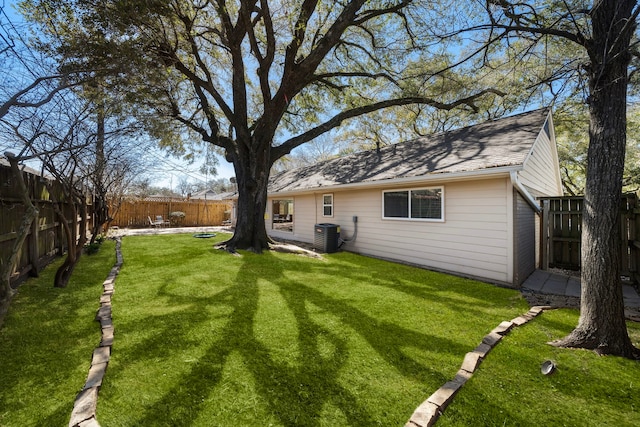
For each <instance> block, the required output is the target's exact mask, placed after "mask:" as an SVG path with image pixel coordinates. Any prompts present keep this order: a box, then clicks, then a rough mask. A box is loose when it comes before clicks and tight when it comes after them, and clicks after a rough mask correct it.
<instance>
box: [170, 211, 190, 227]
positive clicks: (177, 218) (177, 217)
mask: <svg viewBox="0 0 640 427" xmlns="http://www.w3.org/2000/svg"><path fill="white" fill-rule="evenodd" d="M186 216H187V215H186V214H185V213H184V212H182V211H175V212H170V213H169V222H171V225H182V223H183V222H184V218H185V217H186Z"/></svg>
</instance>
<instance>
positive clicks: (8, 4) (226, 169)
mask: <svg viewBox="0 0 640 427" xmlns="http://www.w3.org/2000/svg"><path fill="white" fill-rule="evenodd" d="M16 3H17V2H16V1H14V0H0V51H1V50H2V49H3V48H6V47H7V46H8V45H9V44H11V43H13V42H12V40H17V39H18V37H17V35H16V33H17V32H20V31H21V27H22V25H21V23H23V19H22V17H21V16H20V15H19V14H17V13H15V4H16ZM22 35H24V34H22ZM1 101H2V100H0V102H1ZM7 149H9V150H12V151H19V147H15V146H12V143H11V142H10V141H6V140H2V139H0V152H4V151H5V150H7ZM148 155H149V156H150V157H151V163H153V164H154V167H153V168H152V170H149V171H148V175H149V177H150V179H151V181H152V184H153V185H156V186H161V187H167V188H171V187H173V188H175V187H176V185H177V183H178V182H179V181H180V180H181V179H185V178H186V179H189V180H190V181H192V182H194V183H195V182H203V181H205V180H206V179H207V178H208V179H212V178H230V177H232V176H234V175H235V172H234V170H233V165H232V164H231V163H229V162H227V161H226V160H225V159H224V158H222V157H219V158H218V160H219V164H218V175H217V176H215V177H213V176H205V175H203V174H201V173H200V172H199V169H200V164H198V163H196V164H188V163H187V162H184V161H182V160H181V159H178V158H175V157H169V156H167V155H166V154H165V153H163V152H162V151H160V150H157V151H153V152H149V153H148ZM36 167H37V166H36Z"/></svg>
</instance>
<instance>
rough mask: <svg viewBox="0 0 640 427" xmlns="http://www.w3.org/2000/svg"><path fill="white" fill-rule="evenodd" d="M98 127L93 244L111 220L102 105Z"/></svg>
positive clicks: (97, 119) (97, 120) (94, 181)
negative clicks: (106, 177)
mask: <svg viewBox="0 0 640 427" xmlns="http://www.w3.org/2000/svg"><path fill="white" fill-rule="evenodd" d="M96 122H97V125H98V129H97V134H96V163H95V170H94V171H93V191H94V197H93V226H92V228H91V243H94V242H95V241H96V237H98V235H99V234H101V231H102V226H103V225H105V223H106V222H107V221H108V220H109V206H108V205H107V194H106V193H107V192H106V191H105V188H104V187H105V185H104V175H105V166H106V164H107V162H106V159H105V155H104V142H105V117H104V108H103V106H102V104H100V106H99V108H98V113H97V117H96Z"/></svg>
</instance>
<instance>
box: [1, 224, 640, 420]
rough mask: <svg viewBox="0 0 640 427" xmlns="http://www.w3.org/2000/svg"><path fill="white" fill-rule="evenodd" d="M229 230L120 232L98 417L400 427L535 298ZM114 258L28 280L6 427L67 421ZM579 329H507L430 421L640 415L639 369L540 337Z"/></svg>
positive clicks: (19, 303) (103, 256)
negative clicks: (63, 284) (264, 246)
mask: <svg viewBox="0 0 640 427" xmlns="http://www.w3.org/2000/svg"><path fill="white" fill-rule="evenodd" d="M226 237H227V236H222V235H220V236H218V237H217V238H216V239H194V238H193V237H191V236H190V235H175V236H167V235H163V236H139V237H127V238H125V239H124V241H123V254H124V262H125V264H124V267H123V269H122V271H121V273H120V276H119V277H118V279H117V281H116V292H115V294H114V297H113V321H114V326H115V341H114V347H113V354H112V358H111V361H110V363H109V367H108V369H107V373H106V377H105V380H104V383H103V387H102V389H101V391H100V396H99V400H98V421H99V422H100V423H101V425H104V426H110V427H111V426H183V425H184V426H187V425H191V426H231V425H233V426H244V425H261V426H263V425H264V426H270V425H272V426H346V425H350V426H375V425H383V426H402V425H404V423H405V422H406V421H407V420H408V418H409V416H410V415H411V413H412V412H413V410H414V409H415V408H416V406H417V405H419V404H420V403H421V402H422V401H423V400H424V399H425V398H426V397H428V396H429V395H430V394H431V393H433V391H435V390H436V389H437V388H438V387H440V386H441V385H442V384H443V383H444V382H446V381H448V380H450V379H452V378H453V376H454V375H455V373H456V371H457V370H458V369H459V367H460V364H461V363H462V359H463V357H464V354H465V353H466V352H468V351H470V350H472V349H473V348H475V347H476V345H477V344H478V343H479V342H480V340H481V339H482V337H483V336H484V335H485V334H486V333H487V332H489V331H490V330H491V329H493V328H494V327H495V326H497V325H498V324H499V323H500V322H501V321H502V320H509V319H512V318H513V317H516V316H517V315H520V314H522V313H524V312H525V311H526V310H527V308H528V307H527V305H526V303H525V302H524V301H523V300H522V298H521V297H520V295H519V293H518V292H516V291H513V290H508V289H501V288H497V287H494V286H491V285H487V284H483V283H479V282H476V281H472V280H466V279H461V278H457V277H452V276H448V275H444V274H439V273H433V272H429V271H425V270H421V269H416V268H411V267H407V266H402V265H397V264H393V263H388V262H384V261H379V260H374V259H371V258H366V257H361V256H357V255H354V254H349V253H337V254H331V255H327V256H326V257H325V260H316V259H310V258H305V257H301V256H297V255H291V254H280V253H266V254H263V255H255V254H251V253H243V254H242V256H241V257H234V256H232V255H230V254H228V253H225V252H222V251H218V250H215V249H213V247H212V246H213V244H214V243H215V240H221V239H224V238H226ZM106 244H112V242H107V243H106ZM112 253H113V247H112V246H111V247H110V249H108V248H106V250H101V251H100V252H99V253H98V254H97V255H95V256H92V257H83V259H82V264H81V265H80V266H79V267H78V270H77V271H76V273H75V275H74V279H73V282H72V283H71V284H70V285H69V287H68V288H67V289H63V290H57V289H53V288H51V287H50V283H51V280H50V279H48V280H49V281H47V279H46V276H47V275H51V274H53V271H54V269H53V268H52V269H49V270H48V271H47V272H46V273H45V274H43V276H42V277H41V278H40V279H38V280H33V281H29V282H28V283H27V284H25V285H24V286H23V288H22V289H21V292H20V293H19V295H18V297H17V298H16V300H15V301H14V304H13V306H12V308H11V312H10V314H9V316H8V318H7V320H6V323H5V325H4V327H3V329H1V330H0V366H2V369H0V426H31V425H33V426H36V425H38V426H40V425H65V424H66V423H68V419H69V415H70V413H71V408H72V404H73V399H74V398H75V395H76V393H77V392H78V391H79V389H80V387H82V385H83V384H84V380H85V378H86V374H87V371H88V367H89V361H90V357H91V352H92V350H93V348H94V347H95V346H96V345H97V343H98V342H99V339H100V338H99V326H98V323H97V322H95V321H94V320H93V319H94V316H95V311H96V309H97V306H98V299H99V295H100V293H101V284H102V281H103V280H104V278H106V276H107V274H108V271H109V269H110V268H111V266H112V265H113V262H114V260H113V256H112ZM576 322H577V312H576V311H575V310H557V311H551V312H545V313H544V314H542V315H541V316H539V317H538V318H536V319H535V320H534V321H532V322H530V323H528V324H527V325H525V326H523V327H519V328H516V329H515V330H513V331H512V332H511V333H510V334H509V335H508V336H507V337H506V338H505V339H504V340H503V341H502V342H501V343H500V344H498V346H497V347H496V348H495V349H494V350H493V351H492V352H491V353H490V354H489V356H488V358H487V359H486V360H485V361H484V362H483V363H482V365H481V366H480V369H479V371H478V372H477V373H476V374H475V375H474V376H473V378H472V379H471V380H470V381H469V382H468V383H467V384H466V385H465V386H464V387H463V389H462V390H461V392H460V393H459V394H458V395H457V396H456V398H455V399H454V402H453V403H452V405H451V406H450V407H449V408H448V409H447V410H446V412H445V413H444V415H443V417H441V418H440V420H439V421H438V424H437V425H438V426H468V425H512V426H516V425H518V426H523V425H581V426H582V425H594V426H595V425H614V424H615V425H616V426H625V425H629V426H631V425H640V415H638V413H639V411H638V409H639V408H638V405H639V402H640V399H638V397H637V396H638V391H639V388H640V385H639V382H640V381H638V378H640V365H639V364H638V363H637V362H632V361H628V360H623V359H619V358H614V357H598V356H596V355H595V354H594V353H592V352H587V351H580V350H563V349H557V348H555V347H551V346H548V345H546V344H545V343H546V342H547V341H550V340H552V339H556V338H560V337H562V336H563V335H566V333H568V332H569V331H570V330H571V328H572V327H573V326H575V324H576ZM629 331H630V333H631V335H632V339H633V340H634V342H635V343H636V345H638V344H639V343H640V325H638V324H632V323H630V324H629ZM546 359H553V360H555V361H556V362H557V365H558V371H557V373H555V374H554V375H552V376H549V377H544V376H542V375H541V374H540V372H539V369H540V364H541V363H542V362H543V361H544V360H546Z"/></svg>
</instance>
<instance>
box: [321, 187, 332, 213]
mask: <svg viewBox="0 0 640 427" xmlns="http://www.w3.org/2000/svg"><path fill="white" fill-rule="evenodd" d="M327 196H329V197H331V203H329V204H327V203H325V202H324V198H325V197H327ZM326 207H331V215H325V213H324V208H326ZM322 216H323V217H324V218H333V193H326V194H323V195H322Z"/></svg>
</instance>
